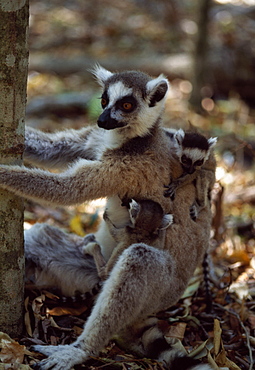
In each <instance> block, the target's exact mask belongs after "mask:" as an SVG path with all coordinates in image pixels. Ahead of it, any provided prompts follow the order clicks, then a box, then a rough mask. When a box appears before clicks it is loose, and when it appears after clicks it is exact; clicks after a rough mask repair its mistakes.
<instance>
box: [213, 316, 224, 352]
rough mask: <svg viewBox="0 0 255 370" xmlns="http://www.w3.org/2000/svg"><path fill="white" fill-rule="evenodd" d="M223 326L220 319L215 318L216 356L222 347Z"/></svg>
mask: <svg viewBox="0 0 255 370" xmlns="http://www.w3.org/2000/svg"><path fill="white" fill-rule="evenodd" d="M221 332H222V330H221V327H220V322H219V320H217V319H215V320H214V327H213V335H214V337H213V344H214V354H215V356H217V355H218V353H219V352H220V348H221Z"/></svg>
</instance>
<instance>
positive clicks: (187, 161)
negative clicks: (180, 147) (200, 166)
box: [181, 154, 192, 166]
mask: <svg viewBox="0 0 255 370" xmlns="http://www.w3.org/2000/svg"><path fill="white" fill-rule="evenodd" d="M181 162H182V164H183V165H184V166H191V165H192V160H191V159H190V158H188V157H187V156H186V155H185V154H183V155H182V157H181Z"/></svg>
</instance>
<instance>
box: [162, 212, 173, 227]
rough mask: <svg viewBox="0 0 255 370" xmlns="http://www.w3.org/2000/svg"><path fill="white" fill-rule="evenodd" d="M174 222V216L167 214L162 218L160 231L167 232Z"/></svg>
mask: <svg viewBox="0 0 255 370" xmlns="http://www.w3.org/2000/svg"><path fill="white" fill-rule="evenodd" d="M173 222H174V218H173V215H171V214H170V213H168V214H166V215H165V216H164V217H163V218H162V223H161V226H160V228H159V230H166V229H167V228H168V227H169V226H170V225H172V223H173Z"/></svg>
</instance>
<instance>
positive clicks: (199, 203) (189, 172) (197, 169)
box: [164, 129, 217, 219]
mask: <svg viewBox="0 0 255 370" xmlns="http://www.w3.org/2000/svg"><path fill="white" fill-rule="evenodd" d="M173 140H175V144H174V146H175V153H176V156H177V158H178V159H179V161H180V163H181V165H182V168H183V173H182V175H181V176H180V177H179V178H177V179H174V180H173V179H170V183H169V185H166V186H165V188H167V190H165V192H164V195H165V196H166V197H168V196H169V197H170V198H171V199H172V200H173V199H174V198H175V193H176V190H177V189H179V188H180V187H182V186H184V185H185V184H188V183H191V182H192V181H195V185H196V199H195V203H194V204H193V205H192V208H191V216H192V217H193V218H194V219H196V217H197V214H198V213H199V210H200V209H202V208H204V207H205V205H206V203H207V200H208V198H209V199H210V192H211V190H212V188H213V185H214V183H215V166H216V161H215V157H214V153H213V147H214V146H215V145H216V142H217V138H210V139H206V138H205V136H203V135H202V134H200V133H198V132H184V131H183V130H182V129H179V130H178V131H176V132H175V133H174V135H173Z"/></svg>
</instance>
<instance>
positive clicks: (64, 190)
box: [0, 159, 125, 205]
mask: <svg viewBox="0 0 255 370" xmlns="http://www.w3.org/2000/svg"><path fill="white" fill-rule="evenodd" d="M116 170H117V168H116V167H115V171H114V169H113V172H112V175H113V176H111V173H109V168H107V166H105V164H104V163H103V162H100V161H87V160H85V159H80V160H79V161H78V162H76V163H75V164H74V165H72V167H70V168H69V169H68V170H66V171H65V172H61V173H51V172H48V171H45V170H42V169H37V168H32V169H31V168H26V167H24V166H21V167H20V166H7V165H0V187H2V188H4V189H7V190H10V191H12V192H13V193H15V194H17V195H19V196H22V197H25V198H28V199H32V200H35V201H39V202H40V201H41V202H47V203H49V202H50V203H51V204H55V205H74V204H77V203H82V202H84V201H86V200H92V199H98V198H103V197H106V196H112V195H114V194H116V193H118V189H120V188H121V186H122V188H123V183H125V182H124V179H122V180H120V179H121V173H122V172H121V171H116ZM116 172H118V174H117V176H116ZM123 176H124V177H125V175H124V174H123ZM119 180H120V181H119ZM122 182H123V183H122Z"/></svg>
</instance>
